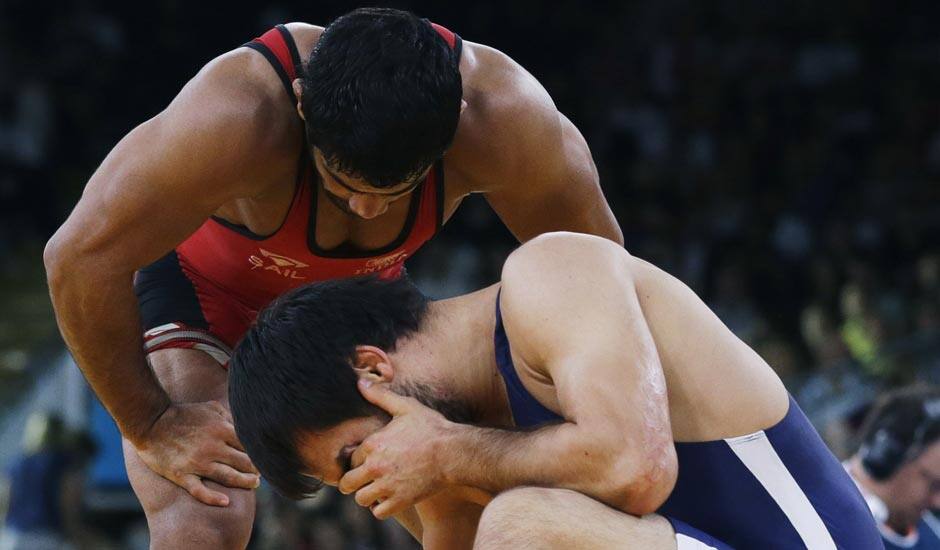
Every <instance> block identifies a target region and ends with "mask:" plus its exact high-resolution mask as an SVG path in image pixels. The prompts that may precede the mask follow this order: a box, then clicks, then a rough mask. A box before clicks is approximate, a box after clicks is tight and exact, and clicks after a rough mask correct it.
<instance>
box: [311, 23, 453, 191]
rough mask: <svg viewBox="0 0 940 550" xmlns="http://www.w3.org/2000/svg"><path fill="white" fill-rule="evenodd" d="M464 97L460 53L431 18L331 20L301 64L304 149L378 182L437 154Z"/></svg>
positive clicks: (386, 182)
mask: <svg viewBox="0 0 940 550" xmlns="http://www.w3.org/2000/svg"><path fill="white" fill-rule="evenodd" d="M462 95H463V92H462V82H461V77H460V71H459V69H458V56H457V53H456V52H455V51H454V50H452V49H451V48H450V46H449V45H448V44H447V42H446V41H445V40H444V38H442V37H441V36H440V35H439V34H438V33H437V31H435V30H434V29H433V28H432V27H431V24H430V23H429V22H428V21H427V20H424V19H420V18H418V17H416V16H415V15H413V14H411V13H409V12H406V11H400V10H395V9H389V8H360V9H357V10H355V11H353V12H350V13H348V14H346V15H343V16H341V17H339V18H338V19H336V20H335V21H333V22H332V23H331V24H330V25H329V26H327V27H326V29H325V30H324V31H323V34H322V35H321V36H320V40H319V41H318V42H317V45H316V47H315V48H314V50H313V52H312V53H311V54H310V57H309V59H308V61H307V63H306V66H305V69H304V78H303V95H302V98H301V108H302V110H303V113H304V119H305V121H306V132H307V139H308V141H309V142H310V145H312V146H315V147H317V148H319V149H320V152H321V153H322V154H323V156H324V158H325V159H326V161H327V163H328V164H330V166H332V167H334V168H336V169H337V170H339V171H340V172H342V173H345V174H348V175H351V176H355V177H361V178H363V179H365V180H366V181H367V182H369V184H370V185H372V186H374V187H379V188H384V187H391V186H395V185H397V184H400V183H402V182H405V181H411V180H413V179H414V178H415V177H416V176H418V175H420V174H421V173H422V172H424V170H426V169H427V168H428V167H430V166H431V165H432V164H433V163H434V162H435V161H437V160H438V159H439V158H441V156H443V154H444V151H446V150H447V148H448V147H449V146H450V143H451V141H453V139H454V134H455V133H456V132H457V119H458V118H459V116H460V100H461V97H462Z"/></svg>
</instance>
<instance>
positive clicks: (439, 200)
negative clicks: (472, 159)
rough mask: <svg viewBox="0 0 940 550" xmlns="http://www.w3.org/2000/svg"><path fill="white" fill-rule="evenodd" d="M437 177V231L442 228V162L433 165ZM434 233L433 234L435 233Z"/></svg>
mask: <svg viewBox="0 0 940 550" xmlns="http://www.w3.org/2000/svg"><path fill="white" fill-rule="evenodd" d="M434 172H435V173H436V175H437V231H440V230H441V228H442V227H444V160H443V159H442V160H440V161H438V163H437V164H435V165H434ZM437 231H435V233H437Z"/></svg>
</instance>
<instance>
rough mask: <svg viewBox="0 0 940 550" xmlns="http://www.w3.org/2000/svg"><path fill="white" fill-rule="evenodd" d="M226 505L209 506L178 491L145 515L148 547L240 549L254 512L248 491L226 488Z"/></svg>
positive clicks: (247, 538)
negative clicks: (147, 529) (176, 494)
mask: <svg viewBox="0 0 940 550" xmlns="http://www.w3.org/2000/svg"><path fill="white" fill-rule="evenodd" d="M225 492H226V494H227V495H228V496H229V505H228V506H226V507H217V506H209V505H206V504H203V503H201V502H199V501H197V500H196V499H194V498H192V497H191V496H190V495H189V494H184V495H180V496H179V498H176V499H174V500H173V501H172V502H170V503H169V504H168V505H167V506H165V507H163V508H161V509H160V510H154V511H152V512H151V513H150V514H148V516H147V523H148V525H149V527H150V539H151V546H150V547H151V548H153V549H156V550H159V549H164V548H166V549H172V550H179V549H180V548H194V549H195V548H207V549H208V548H213V549H215V548H218V549H226V550H228V549H238V550H242V549H244V548H245V547H246V546H248V540H249V539H250V538H251V526H252V523H253V522H254V516H255V501H254V494H253V492H252V491H245V490H240V489H228V490H226V491H225Z"/></svg>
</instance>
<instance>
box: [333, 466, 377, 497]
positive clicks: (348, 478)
mask: <svg viewBox="0 0 940 550" xmlns="http://www.w3.org/2000/svg"><path fill="white" fill-rule="evenodd" d="M372 480H373V476H372V473H371V472H370V471H369V470H368V468H367V467H366V466H361V467H359V468H354V469H352V470H350V471H348V472H346V475H344V476H343V477H342V478H340V480H339V486H338V488H339V492H341V493H343V494H344V495H348V494H351V493H354V492H356V491H358V490H359V489H360V488H362V486H363V485H366V484H367V483H370V482H371V481H372Z"/></svg>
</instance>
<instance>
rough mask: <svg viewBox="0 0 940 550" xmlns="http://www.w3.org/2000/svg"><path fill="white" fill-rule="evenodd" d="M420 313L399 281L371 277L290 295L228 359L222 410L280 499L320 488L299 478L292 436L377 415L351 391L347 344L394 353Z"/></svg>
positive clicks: (421, 305) (417, 295)
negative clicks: (226, 397) (229, 413)
mask: <svg viewBox="0 0 940 550" xmlns="http://www.w3.org/2000/svg"><path fill="white" fill-rule="evenodd" d="M427 307H428V299H427V298H426V297H425V296H424V295H423V294H421V292H420V291H419V290H418V289H417V288H416V287H415V286H414V285H413V284H412V283H411V282H410V281H408V280H407V279H406V278H405V277H401V278H399V279H392V280H385V279H380V278H378V277H375V276H370V277H360V278H354V279H342V280H335V281H326V282H320V283H314V284H310V285H306V286H303V287H300V288H297V289H294V290H292V291H290V292H288V293H286V294H284V295H282V296H281V297H279V298H278V299H276V300H275V301H274V302H273V303H271V304H270V305H269V306H268V307H267V308H265V309H264V310H263V311H262V312H261V313H260V314H259V315H258V318H257V320H256V321H255V323H254V324H253V325H252V326H251V327H250V328H249V329H248V332H247V333H246V334H245V336H244V337H243V338H242V340H241V341H240V342H239V344H238V346H237V347H236V348H235V351H234V353H233V354H232V358H231V361H230V363H229V402H230V405H231V408H232V416H233V418H234V420H235V431H236V433H237V435H238V439H239V441H241V443H242V445H244V447H245V450H246V451H247V452H248V456H249V457H250V458H251V460H252V462H253V463H254V464H255V466H256V467H257V468H258V470H259V471H260V472H261V475H262V476H264V478H265V479H266V480H267V481H268V482H269V483H271V485H273V486H274V487H275V488H276V489H277V490H278V491H279V492H281V493H282V494H283V495H285V496H287V497H289V498H293V499H301V498H305V497H307V496H310V495H312V494H313V493H314V492H316V490H317V489H319V487H320V483H319V482H318V481H317V480H316V479H314V478H312V477H310V476H307V475H305V474H303V471H304V465H303V462H302V461H301V459H300V455H299V453H298V451H297V445H296V443H297V438H298V436H299V435H300V434H301V433H303V432H310V431H320V430H326V429H329V428H331V427H333V426H336V425H338V424H340V423H341V422H343V421H345V420H350V419H353V418H361V417H367V416H373V415H384V414H385V413H384V412H383V411H382V410H381V409H379V408H378V407H375V406H374V405H372V404H371V403H369V402H367V401H366V400H365V399H364V398H363V397H362V395H360V393H359V390H358V388H357V386H356V374H355V371H353V369H352V366H353V365H354V360H355V350H356V346H359V345H372V346H376V347H378V348H380V349H383V350H386V351H394V349H395V346H396V343H397V342H398V341H399V340H400V339H402V338H405V337H407V336H409V335H410V334H413V333H415V332H416V331H418V330H419V328H420V326H421V323H422V321H423V319H424V316H425V313H426V311H427Z"/></svg>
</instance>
